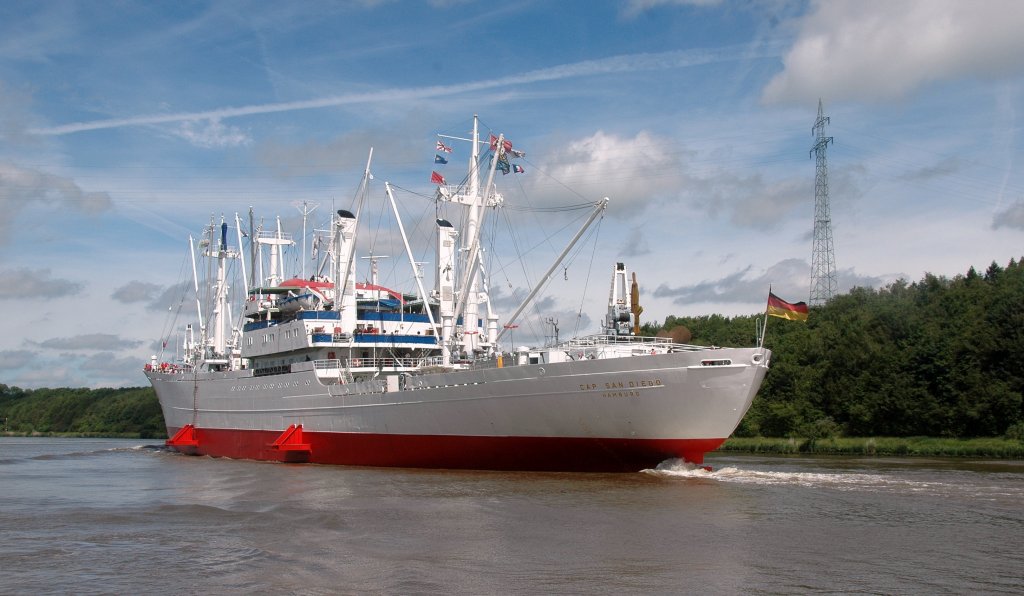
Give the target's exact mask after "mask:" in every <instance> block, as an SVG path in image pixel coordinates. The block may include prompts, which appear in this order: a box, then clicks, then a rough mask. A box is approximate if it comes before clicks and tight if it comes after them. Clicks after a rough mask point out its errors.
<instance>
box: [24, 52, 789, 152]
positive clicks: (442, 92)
mask: <svg viewBox="0 0 1024 596" xmlns="http://www.w3.org/2000/svg"><path fill="white" fill-rule="evenodd" d="M773 55H777V53H772V54H764V53H758V52H754V51H752V50H750V49H749V48H748V47H746V46H743V47H741V46H732V47H727V48H721V49H717V50H714V51H708V50H681V51H674V52H661V53H657V54H627V55H623V56H611V57H608V58H601V59H598V60H587V61H584V62H576V63H572V64H562V65H559V66H553V67H550V68H542V69H539V70H532V71H529V72H525V73H521V74H516V75H510V76H507V77H501V78H497V79H489V80H484V81H476V82H470V83H462V84H455V85H435V86H429V87H416V88H411V89H400V88H399V89H385V90H381V91H372V92H365V93H350V94H343V95H334V96H330V97H323V98H320V99H308V100H304V101H289V102H281V103H269V104H260V105H251V106H241V107H237V108H231V107H228V108H219V109H215V110H207V111H203V112H178V113H173V114H151V115H146V116H132V117H129V118H110V119H105V120H93V121H91V122H74V123H71V124H62V125H60V126H51V127H43V128H34V129H30V130H29V132H30V133H32V134H37V135H49V136H55V135H65V134H70V133H75V132H84V131H87V130H100V129H106V128H120V127H122V126H137V125H144V124H164V123H167V122H184V121H196V120H223V119H225V118H235V117H239V116H252V115H255V114H271V113H275V112H291V111H295V110H312V109H317V108H327V107H334V106H341V105H352V104H360V103H371V102H372V103H380V102H395V101H406V100H413V99H429V98H436V97H443V96H451V95H459V94H461V93H468V92H473V91H483V90H488V89H495V88H500V87H508V86H511V85H527V84H531V83H540V82H545V81H556V80H561V79H570V78H576V77H585V76H592V75H605V74H614V73H618V72H630V71H637V70H668V69H675V68H686V67H690V66H698V65H702V64H711V63H715V62H728V61H735V60H749V59H758V58H767V57H771V56H773Z"/></svg>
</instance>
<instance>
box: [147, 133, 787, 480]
mask: <svg viewBox="0 0 1024 596" xmlns="http://www.w3.org/2000/svg"><path fill="white" fill-rule="evenodd" d="M458 140H461V141H465V142H466V143H467V144H468V146H469V152H468V153H469V160H468V161H469V165H468V168H467V174H466V177H465V179H464V180H463V181H462V182H461V183H460V184H451V185H450V184H448V183H447V181H445V180H444V179H443V177H442V176H440V175H437V174H436V173H435V174H434V176H432V182H433V183H434V184H435V185H436V189H435V194H434V200H435V201H436V202H437V203H438V204H439V205H440V204H444V205H445V206H446V207H448V208H450V209H452V210H457V211H458V212H459V217H457V218H456V217H452V218H451V219H455V220H458V221H460V225H459V226H458V227H456V226H455V225H453V224H452V223H451V222H450V221H449V220H447V219H444V218H440V217H438V218H436V219H434V221H432V222H430V223H431V224H432V226H433V233H432V236H433V238H432V239H433V241H434V243H435V244H436V247H435V249H434V257H435V261H434V263H433V267H432V269H433V277H434V283H433V286H432V288H431V289H430V291H429V292H428V291H427V290H426V288H425V287H424V284H423V277H424V275H423V273H422V272H421V271H420V264H419V263H417V262H416V261H415V259H414V257H413V256H412V251H411V250H410V249H409V240H408V237H407V236H406V234H405V228H404V226H403V225H402V222H401V218H400V217H399V210H398V208H397V206H396V204H395V198H394V194H393V187H392V186H391V185H389V184H387V183H385V185H384V186H385V195H386V197H387V199H388V202H389V203H390V204H391V207H392V209H393V212H394V215H395V218H396V220H397V222H398V226H397V227H398V229H399V230H400V231H401V235H402V238H403V242H404V245H405V248H406V252H407V256H408V261H409V267H410V271H411V272H412V274H411V276H410V277H411V279H413V280H414V283H412V284H410V285H412V286H415V287H412V288H411V289H409V290H402V289H396V288H390V287H386V286H384V285H382V284H380V283H379V280H378V279H377V276H376V262H373V263H372V270H371V274H370V276H369V278H368V279H366V281H364V282H357V281H356V278H357V274H356V265H357V259H356V256H355V253H356V241H357V239H358V235H359V229H360V223H361V220H362V219H366V217H365V209H364V208H365V207H366V202H367V194H368V192H367V189H368V188H369V185H370V181H371V180H372V179H373V176H372V174H371V172H370V170H371V164H372V155H373V151H372V149H371V150H370V159H368V160H367V165H366V168H365V171H364V175H363V179H362V183H361V184H360V188H359V190H358V191H357V193H356V196H355V197H354V198H353V204H352V208H351V209H348V210H345V209H341V210H338V211H337V212H336V213H334V214H332V216H331V221H330V230H327V231H326V232H325V235H324V242H323V244H324V245H326V248H325V249H324V251H323V252H324V258H323V260H322V262H321V263H322V265H321V266H320V267H318V268H317V271H316V272H315V273H314V274H313V275H310V276H306V275H305V274H304V273H303V274H302V275H301V276H287V275H285V272H284V266H283V263H284V261H285V258H284V254H285V252H286V251H287V250H290V249H291V248H292V247H293V246H294V245H295V241H294V240H293V239H292V237H291V235H289V234H287V233H285V232H284V231H283V230H282V229H281V226H280V224H278V225H277V226H276V228H275V229H264V228H263V227H262V226H260V227H259V228H257V226H255V224H254V223H253V222H254V219H253V217H252V215H251V212H250V218H249V228H248V231H247V232H244V233H243V223H242V221H241V218H240V217H239V216H237V215H236V216H235V220H234V224H235V225H234V226H230V225H229V223H228V222H227V221H225V220H223V219H222V221H221V222H220V223H219V224H218V223H217V222H215V221H211V222H210V225H208V226H206V228H205V231H204V235H203V237H202V238H201V239H200V240H199V241H198V242H196V241H195V240H194V239H192V238H190V240H189V246H190V249H189V250H190V254H191V255H192V273H193V279H192V280H191V283H190V285H191V286H193V287H194V290H195V294H196V300H195V302H196V307H197V310H198V313H197V314H198V321H199V322H198V323H196V324H189V325H187V326H186V327H185V329H184V332H183V333H181V334H180V341H175V340H174V339H173V338H171V337H167V338H164V342H163V345H164V346H167V345H169V344H171V345H175V346H176V350H175V351H176V352H177V354H175V355H174V356H169V355H167V356H165V354H163V353H161V354H159V355H154V356H152V357H151V359H150V361H149V362H147V363H146V364H145V366H144V369H145V374H146V376H147V377H148V379H149V381H150V383H151V384H152V386H153V388H154V390H155V392H156V395H157V398H158V399H159V402H160V406H161V408H162V411H163V416H164V420H165V422H166V426H167V432H168V436H169V437H170V439H168V441H167V444H168V446H170V447H171V448H173V449H175V450H178V451H181V452H183V453H189V454H197V455H207V456H214V457H228V458H240V459H253V460H271V461H280V462H293V463H318V464H336V465H352V466H387V467H415V468H455V469H481V470H534V471H638V470H641V469H644V468H650V467H654V466H656V465H657V464H658V463H660V462H662V461H664V460H668V459H683V460H686V461H688V462H692V463H694V464H701V463H702V462H703V458H704V454H705V453H707V452H708V451H712V450H714V449H716V448H717V447H719V446H720V445H721V444H722V443H723V442H724V441H725V439H726V438H727V437H728V436H729V435H730V434H731V433H732V432H733V431H734V430H735V428H736V427H737V425H738V424H739V423H740V421H741V419H742V418H743V416H744V414H745V413H746V411H747V410H748V408H749V407H750V405H751V403H752V400H753V399H754V396H755V395H756V393H757V391H758V388H759V387H760V385H761V382H762V380H763V379H764V376H765V374H766V372H767V370H768V365H769V361H770V358H771V352H770V351H769V350H767V349H765V348H764V347H763V345H761V344H762V342H760V341H754V342H752V343H753V344H754V345H752V346H750V347H738V348H725V347H707V346H697V345H689V344H685V343H678V342H675V341H673V340H672V338H666V337H643V336H641V335H640V334H639V324H638V310H639V309H638V308H637V307H638V296H637V292H636V291H635V288H634V287H632V286H631V284H630V282H629V278H628V273H629V272H628V270H627V269H626V267H625V265H624V264H623V263H615V264H614V265H613V266H612V275H611V287H610V291H609V299H608V304H607V312H606V313H605V314H604V317H603V321H602V324H601V329H600V331H599V332H598V333H595V334H591V335H581V336H578V337H573V338H571V339H568V340H559V339H557V338H556V339H555V340H554V341H549V342H545V343H544V344H543V345H537V346H515V345H513V344H512V343H511V341H510V340H511V337H510V335H511V333H510V332H511V331H512V330H514V329H516V325H517V321H518V320H519V317H520V316H521V315H522V313H523V312H524V310H525V309H526V308H527V306H528V305H529V304H530V303H531V301H533V300H534V298H535V297H536V295H537V294H538V293H539V292H540V291H541V289H542V288H543V287H544V286H545V284H546V282H547V281H548V279H549V278H550V277H551V275H552V274H553V273H554V272H555V271H556V270H557V268H558V267H559V265H560V263H562V261H563V260H564V259H565V257H566V255H567V254H569V252H570V250H571V249H572V248H573V247H574V246H575V245H576V243H577V242H578V241H579V239H580V238H581V237H582V236H583V235H584V232H585V231H586V230H587V229H588V228H589V227H590V226H591V225H592V224H593V222H594V221H595V220H596V219H598V218H599V217H601V216H602V215H603V213H604V211H605V208H606V206H607V204H608V199H607V198H604V199H601V200H599V201H595V202H593V203H592V204H590V205H588V206H587V208H588V209H590V210H591V212H590V213H589V215H588V217H587V218H586V221H585V223H584V224H583V225H582V227H581V228H580V229H579V231H577V232H576V234H575V235H574V236H573V238H572V239H571V240H570V241H569V242H568V244H567V245H566V246H565V248H564V249H563V250H562V252H561V254H560V255H559V256H558V257H557V258H556V259H554V262H553V263H552V264H551V266H550V268H549V269H548V270H547V272H546V273H545V274H544V276H542V277H541V278H540V279H538V280H537V282H536V283H535V284H534V285H533V289H532V290H531V291H530V292H529V295H528V296H527V297H526V298H524V300H523V301H522V303H521V304H520V306H519V307H518V308H516V309H515V311H514V312H513V313H512V314H511V315H510V316H509V317H508V318H507V319H505V320H504V322H502V320H501V318H500V317H499V316H498V314H497V313H496V312H494V309H493V308H492V304H491V300H490V292H489V287H488V275H487V273H488V271H489V270H488V263H487V262H486V260H487V259H486V258H485V257H486V252H485V251H484V250H483V249H482V248H481V235H482V233H481V230H482V229H483V228H484V227H485V226H486V225H488V223H489V221H488V219H487V214H488V212H490V211H494V210H496V209H500V208H502V206H503V204H504V198H503V196H502V195H501V193H499V192H498V188H497V184H495V173H496V172H507V171H508V170H509V169H510V168H511V166H510V160H513V161H514V160H515V158H516V157H517V156H521V155H522V152H518V151H515V150H513V148H512V145H511V143H510V142H508V140H506V139H505V138H504V136H503V135H494V134H490V135H489V139H487V140H483V141H481V135H480V132H479V123H478V120H477V119H476V118H475V117H474V119H473V127H472V133H471V135H469V137H468V138H466V139H458V138H456V137H445V138H444V139H442V140H439V141H437V145H438V148H439V149H441V148H442V147H443V148H446V149H447V145H446V144H445V141H447V142H452V143H454V142H455V141H458ZM515 167H518V166H515ZM232 227H233V228H234V234H231V233H230V231H231V229H232ZM229 236H234V238H232V240H236V242H237V244H236V245H235V246H232V245H231V242H230V241H229ZM246 240H248V248H247V250H245V251H244V253H245V254H244V255H243V250H242V247H243V246H245V245H246ZM199 261H202V262H203V263H204V264H205V266H200V265H199ZM200 271H205V272H206V274H204V275H200V274H199V272H200ZM239 271H240V272H241V275H240V276H238V277H240V279H241V284H239V283H238V281H235V282H234V283H229V280H228V277H229V272H239ZM201 278H202V279H201ZM238 285H241V286H242V288H241V290H242V291H238ZM633 286H635V278H634V284H633ZM538 343H540V342H538Z"/></svg>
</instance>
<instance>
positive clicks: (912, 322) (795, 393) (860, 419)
mask: <svg viewBox="0 0 1024 596" xmlns="http://www.w3.org/2000/svg"><path fill="white" fill-rule="evenodd" d="M762 317H763V315H762ZM758 319H759V317H758V316H756V315H751V316H738V317H731V318H730V317H724V316H721V315H709V316H701V317H675V316H670V317H668V318H666V319H665V321H664V322H663V323H661V324H657V323H647V324H645V325H643V327H642V328H641V332H642V334H644V335H655V334H657V333H658V332H663V333H664V332H671V331H673V330H675V331H676V332H678V331H679V330H680V329H679V328H680V327H685V328H686V329H687V330H688V335H689V336H690V339H689V342H690V343H694V344H699V345H720V346H726V345H751V344H752V343H753V342H754V341H755V336H756V331H755V330H756V328H757V321H758ZM685 336H686V334H684V335H683V337H685ZM765 346H766V347H768V348H770V349H771V350H772V353H773V354H772V360H771V365H770V369H769V371H768V375H767V377H766V378H765V381H764V384H763V385H762V386H761V390H760V392H759V393H758V396H757V398H755V400H754V403H753V405H752V406H751V409H750V411H749V412H748V413H747V415H746V417H745V418H744V419H743V422H742V423H741V424H740V427H739V428H738V429H737V431H736V433H735V435H736V436H739V437H753V436H764V437H801V438H809V439H814V438H823V437H831V436H840V435H845V436H858V437H873V436H889V437H912V436H932V437H950V438H965V437H997V436H1007V437H1010V438H1017V439H1024V409H1022V408H1024V399H1022V394H1024V263H1022V262H1017V261H1015V260H1011V261H1010V262H1009V264H1008V265H1007V266H1006V267H1005V268H1003V267H1000V266H999V265H998V264H996V263H992V265H990V266H989V267H988V269H987V270H986V271H985V273H984V274H979V273H978V272H977V271H975V269H974V268H973V267H972V268H971V269H970V270H968V272H967V273H966V274H965V275H957V276H956V277H954V278H952V279H947V278H945V277H941V276H935V275H931V274H926V275H925V276H924V278H923V279H921V280H920V281H918V282H915V283H907V282H906V281H905V280H899V281H896V282H894V283H892V284H889V285H888V286H885V287H883V288H880V289H877V290H875V289H871V288H855V289H853V290H851V291H850V292H848V293H846V294H842V295H839V296H836V297H834V298H832V299H831V300H830V301H829V302H828V303H827V304H825V305H822V306H814V307H811V309H810V315H809V317H808V320H807V322H806V323H800V322H793V321H786V320H783V319H777V318H772V319H771V320H770V321H769V324H768V331H767V336H766V338H765ZM5 422H6V429H4V430H9V431H12V432H21V433H31V432H43V433H47V432H52V433H83V434H107V435H110V434H128V435H136V434H137V435H138V436H140V437H142V438H155V437H163V436H165V435H166V430H165V427H164V422H163V417H162V415H161V413H160V407H159V404H158V403H157V400H156V396H155V394H154V393H153V390H152V389H151V388H148V387H133V388H125V389H92V390H90V389H78V388H62V389H35V390H31V389H19V388H18V387H9V386H7V385H3V384H0V424H3V423H5Z"/></svg>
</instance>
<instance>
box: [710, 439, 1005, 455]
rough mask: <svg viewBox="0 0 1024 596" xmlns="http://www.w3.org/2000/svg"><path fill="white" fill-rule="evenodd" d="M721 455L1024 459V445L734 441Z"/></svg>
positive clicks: (925, 441) (933, 441)
mask: <svg viewBox="0 0 1024 596" xmlns="http://www.w3.org/2000/svg"><path fill="white" fill-rule="evenodd" d="M718 451H729V452H737V453H771V454H813V455H892V456H925V457H987V458H1000V459H1024V441H1021V440H1018V439H1008V438H1002V437H997V438H977V439H944V438H938V437H829V438H822V439H796V438H769V437H732V438H730V439H728V440H727V441H726V442H725V444H724V445H722V446H721V447H719V448H718Z"/></svg>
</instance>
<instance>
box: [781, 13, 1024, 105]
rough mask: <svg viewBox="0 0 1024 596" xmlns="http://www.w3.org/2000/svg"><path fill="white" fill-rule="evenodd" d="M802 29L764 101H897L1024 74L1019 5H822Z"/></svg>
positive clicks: (1023, 22)
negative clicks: (951, 84) (927, 89)
mask: <svg viewBox="0 0 1024 596" xmlns="http://www.w3.org/2000/svg"><path fill="white" fill-rule="evenodd" d="M799 28H800V32H799V35H798V37H797V40H796V42H795V43H794V44H793V47H792V48H791V49H790V51H789V53H788V54H786V56H785V57H784V58H783V63H784V69H783V71H782V72H781V73H779V74H778V75H776V76H775V77H774V78H773V79H772V80H771V81H770V82H769V83H768V85H767V86H766V87H765V89H764V92H763V94H762V100H763V101H765V102H766V103H781V102H798V103H808V102H811V101H813V100H816V99H817V98H819V97H827V98H829V99H830V100H832V101H841V100H858V101H879V100H892V99H899V98H902V97H904V96H906V95H908V94H910V93H912V92H913V91H915V90H917V89H918V88H920V87H921V86H923V85H926V84H928V83H930V82H934V81H941V80H948V79H957V78H961V77H965V76H973V77H984V78H999V77H1002V76H1006V75H1010V74H1016V73H1020V72H1022V71H1024V62H1021V60H1020V56H1021V55H1022V54H1024V35H1021V31H1022V29H1024V3H1021V2H1019V1H1017V0H989V1H986V2H962V1H959V0H905V1H900V2H892V1H890V0H831V1H828V2H823V1H820V0H819V1H818V2H815V3H814V5H813V6H812V9H811V11H810V12H809V14H807V15H806V16H805V17H803V19H802V21H801V22H800V23H799Z"/></svg>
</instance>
